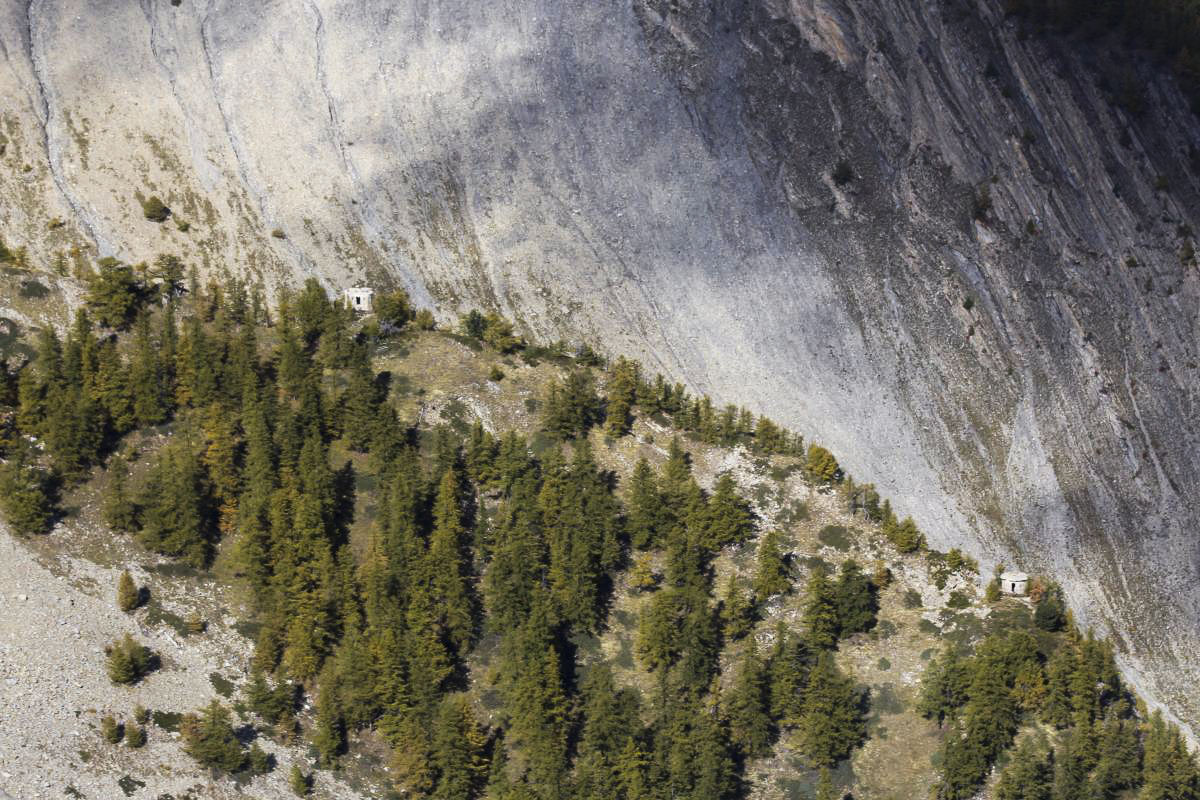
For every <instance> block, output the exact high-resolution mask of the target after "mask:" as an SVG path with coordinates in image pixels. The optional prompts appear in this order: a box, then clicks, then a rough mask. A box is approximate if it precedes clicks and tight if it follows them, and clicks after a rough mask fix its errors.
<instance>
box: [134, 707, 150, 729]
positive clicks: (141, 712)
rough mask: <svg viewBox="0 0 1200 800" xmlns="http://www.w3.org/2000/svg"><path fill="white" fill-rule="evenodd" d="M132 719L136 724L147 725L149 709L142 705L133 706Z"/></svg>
mask: <svg viewBox="0 0 1200 800" xmlns="http://www.w3.org/2000/svg"><path fill="white" fill-rule="evenodd" d="M133 719H134V721H135V722H136V723H137V724H138V725H147V724H149V723H150V709H148V708H146V707H145V706H142V705H137V706H134V707H133Z"/></svg>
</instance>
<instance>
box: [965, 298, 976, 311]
mask: <svg viewBox="0 0 1200 800" xmlns="http://www.w3.org/2000/svg"><path fill="white" fill-rule="evenodd" d="M962 307H963V310H964V311H970V310H971V309H972V308H974V307H975V298H974V297H972V296H971V295H967V296H966V297H964V298H963V302H962Z"/></svg>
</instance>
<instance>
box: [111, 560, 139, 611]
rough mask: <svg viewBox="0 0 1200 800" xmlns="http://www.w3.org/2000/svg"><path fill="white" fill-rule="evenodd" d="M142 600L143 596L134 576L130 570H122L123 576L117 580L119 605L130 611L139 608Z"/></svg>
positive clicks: (123, 609) (122, 608)
mask: <svg viewBox="0 0 1200 800" xmlns="http://www.w3.org/2000/svg"><path fill="white" fill-rule="evenodd" d="M140 602H141V596H140V593H139V592H138V588H137V585H136V584H135V583H134V582H133V577H132V576H131V575H130V574H129V570H122V572H121V577H120V579H118V580H117V607H118V608H120V609H121V610H122V611H125V612H129V611H133V610H134V609H135V608H137V607H138V605H139V603H140Z"/></svg>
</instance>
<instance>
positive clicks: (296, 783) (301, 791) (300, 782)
mask: <svg viewBox="0 0 1200 800" xmlns="http://www.w3.org/2000/svg"><path fill="white" fill-rule="evenodd" d="M288 787H289V788H290V789H291V790H292V794H294V795H296V796H297V797H308V794H309V792H310V791H312V787H311V786H310V781H309V777H308V776H307V775H305V774H304V770H302V769H300V765H299V764H293V765H292V769H291V771H290V772H289V773H288Z"/></svg>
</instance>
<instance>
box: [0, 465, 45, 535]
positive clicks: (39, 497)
mask: <svg viewBox="0 0 1200 800" xmlns="http://www.w3.org/2000/svg"><path fill="white" fill-rule="evenodd" d="M0 510H3V511H4V518H5V520H6V521H7V522H8V524H9V525H11V526H12V529H13V531H15V532H16V533H18V534H20V535H23V536H28V535H31V534H36V533H45V532H46V530H47V529H48V528H49V526H50V522H51V520H52V519H53V518H54V513H55V504H54V500H53V493H52V490H51V483H50V478H49V476H48V475H47V474H46V473H45V472H43V471H42V470H41V469H40V468H38V467H37V466H36V464H35V463H34V460H33V454H32V450H31V448H30V447H29V445H28V444H27V443H25V442H22V443H21V444H20V445H19V446H18V447H17V448H16V449H14V450H13V451H12V452H10V453H9V454H8V460H7V461H5V462H4V464H2V465H0Z"/></svg>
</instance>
